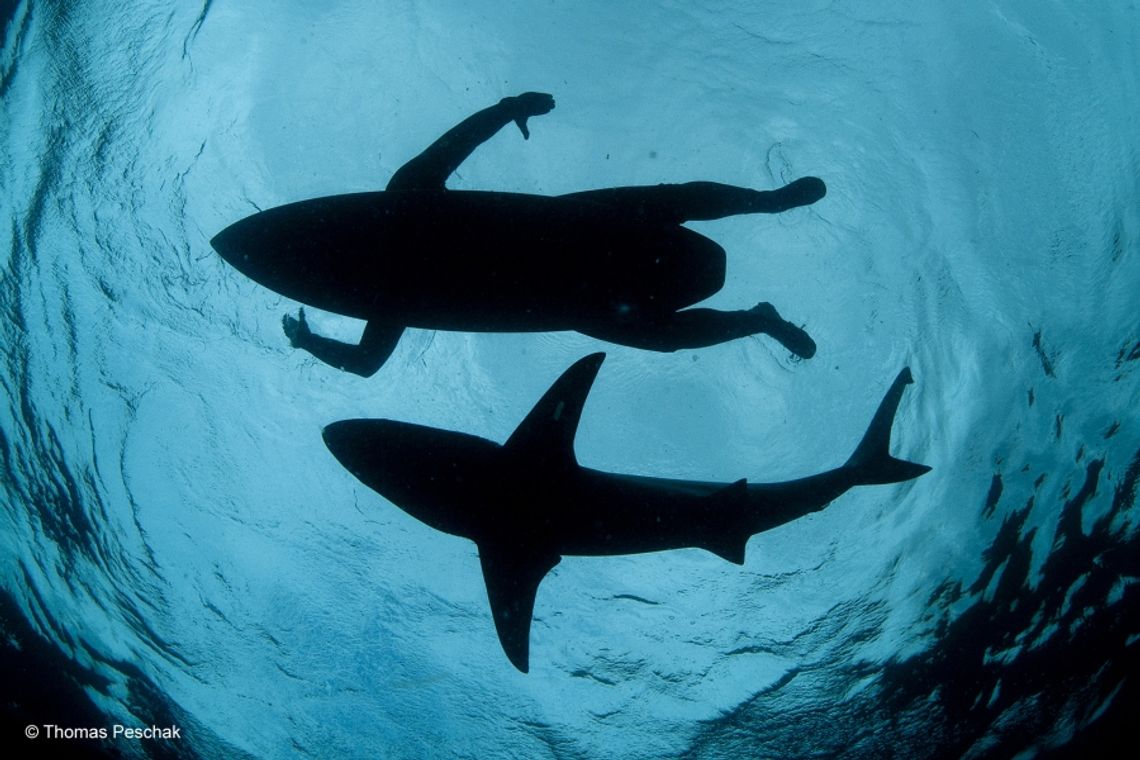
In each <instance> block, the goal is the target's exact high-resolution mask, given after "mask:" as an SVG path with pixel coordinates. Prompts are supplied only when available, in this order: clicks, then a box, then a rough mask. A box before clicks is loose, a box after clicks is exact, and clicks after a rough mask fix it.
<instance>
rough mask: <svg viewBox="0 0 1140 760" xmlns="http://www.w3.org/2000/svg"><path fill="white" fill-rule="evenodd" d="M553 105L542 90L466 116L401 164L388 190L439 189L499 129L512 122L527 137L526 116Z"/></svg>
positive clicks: (528, 134) (504, 99)
mask: <svg viewBox="0 0 1140 760" xmlns="http://www.w3.org/2000/svg"><path fill="white" fill-rule="evenodd" d="M553 108H554V96H552V95H547V94H546V93H542V92H524V93H523V94H522V95H515V96H513V97H509V98H503V99H502V100H500V101H499V102H498V103H496V104H495V105H493V106H491V107H490V108H484V109H483V110H482V111H479V112H478V113H475V114H472V115H471V116H468V117H467V118H466V119H464V120H463V121H461V122H459V123H458V124H456V125H455V126H454V127H452V128H451V129H449V130H448V131H447V132H446V133H444V135H443V136H442V137H440V138H439V139H438V140H436V141H435V142H433V143H432V144H431V145H430V146H428V148H427V150H425V151H424V152H423V153H421V154H419V155H418V156H416V157H415V158H413V159H412V160H411V161H409V162H408V163H406V164H404V165H403V166H401V167H400V168H399V169H398V170H397V171H396V173H395V174H394V175H393V176H392V179H391V181H389V182H388V189H389V190H442V189H443V187H444V183H445V182H446V181H447V178H448V177H450V176H451V173H452V172H454V171H455V170H456V169H457V168H459V165H460V164H461V163H463V162H464V161H465V160H466V159H467V157H468V156H470V155H471V153H472V152H473V151H474V150H475V149H476V148H478V147H479V146H480V145H482V144H483V143H485V142H486V141H487V140H489V139H491V138H492V137H493V136H494V135H495V133H496V132H498V131H499V130H500V129H502V128H503V127H505V126H506V125H507V124H510V123H511V122H512V121H513V122H514V123H515V124H517V125H518V127H519V131H521V132H522V135H523V138H524V139H529V138H530V130H529V129H527V125H526V122H527V119H529V118H530V117H531V116H539V115H541V114H544V113H549V112H550V110H551V109H553Z"/></svg>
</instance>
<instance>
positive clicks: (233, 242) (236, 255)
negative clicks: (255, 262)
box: [210, 219, 255, 274]
mask: <svg viewBox="0 0 1140 760" xmlns="http://www.w3.org/2000/svg"><path fill="white" fill-rule="evenodd" d="M245 222H246V220H245V219H243V220H241V221H240V222H235V223H234V224H231V225H230V226H229V227H226V228H225V229H224V230H222V231H221V232H219V233H218V234H217V235H214V237H212V238H210V246H211V247H212V248H213V249H214V250H215V251H217V253H218V255H219V256H221V257H222V258H223V259H225V260H226V261H227V262H228V263H229V264H231V265H232V266H233V267H235V268H236V269H237V270H238V271H240V272H242V273H245V274H248V270H249V269H250V263H251V262H250V257H251V252H252V251H254V250H255V247H254V246H251V245H250V240H249V235H248V229H247V228H248V226H249V225H247V224H245Z"/></svg>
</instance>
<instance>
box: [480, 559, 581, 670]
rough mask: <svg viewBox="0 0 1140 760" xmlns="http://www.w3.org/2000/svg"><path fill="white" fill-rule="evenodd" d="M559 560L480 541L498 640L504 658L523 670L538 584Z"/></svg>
mask: <svg viewBox="0 0 1140 760" xmlns="http://www.w3.org/2000/svg"><path fill="white" fill-rule="evenodd" d="M561 561H562V557H560V556H558V555H557V554H555V553H554V552H548V551H541V550H536V549H533V548H529V547H520V546H509V545H503V544H494V543H480V544H479V562H480V563H481V564H482V565H483V580H484V582H486V584H487V599H488V601H490V603H491V615H492V617H494V619H495V630H496V631H497V632H498V634H499V643H500V644H502V646H503V652H505V653H506V655H507V659H509V660H510V661H511V664H512V665H514V666H515V667H516V668H518V669H519V670H520V671H522V672H523V673H526V672H527V671H528V670H530V621H531V616H532V615H533V613H534V597H535V594H536V593H537V592H538V584H539V583H541V582H542V579H543V578H544V577H546V574H547V573H548V572H550V569H551V568H553V567H554V566H555V565H557V564H558V563H559V562H561Z"/></svg>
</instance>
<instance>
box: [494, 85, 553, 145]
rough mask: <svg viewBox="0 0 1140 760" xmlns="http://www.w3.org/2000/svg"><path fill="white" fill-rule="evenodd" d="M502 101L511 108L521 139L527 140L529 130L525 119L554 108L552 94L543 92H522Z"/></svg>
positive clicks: (548, 111)
mask: <svg viewBox="0 0 1140 760" xmlns="http://www.w3.org/2000/svg"><path fill="white" fill-rule="evenodd" d="M502 103H503V104H505V105H507V106H508V107H509V108H510V109H511V112H512V116H513V118H514V120H515V124H517V125H518V128H519V131H520V132H522V136H523V139H524V140H529V139H530V130H529V129H527V126H526V120H527V119H529V118H530V117H531V116H541V115H542V114H544V113H550V112H551V111H552V110H553V109H554V96H553V95H549V94H547V93H545V92H524V93H523V94H522V95H515V96H514V97H510V98H503V100H502Z"/></svg>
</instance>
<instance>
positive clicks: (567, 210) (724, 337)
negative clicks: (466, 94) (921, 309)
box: [210, 92, 826, 377]
mask: <svg viewBox="0 0 1140 760" xmlns="http://www.w3.org/2000/svg"><path fill="white" fill-rule="evenodd" d="M553 108H554V98H553V97H551V96H550V95H547V94H544V93H536V92H528V93H524V94H522V95H518V96H515V97H508V98H504V99H503V100H501V101H500V102H499V103H498V104H496V105H494V106H491V107H490V108H486V109H484V110H482V111H479V112H478V113H476V114H474V115H472V116H470V117H468V118H467V119H465V120H464V121H462V122H461V123H460V124H458V125H456V126H455V127H453V128H452V129H451V130H449V131H448V132H447V133H446V134H444V135H443V136H442V137H440V138H439V139H438V140H436V141H435V142H434V143H433V144H432V145H431V146H429V147H428V148H427V150H425V151H424V152H423V153H421V154H420V155H419V156H417V157H416V158H414V159H412V160H411V161H409V162H408V163H407V164H405V165H404V166H403V167H401V168H400V169H399V170H398V171H397V172H396V173H395V175H394V176H393V177H392V179H391V181H390V182H389V183H388V187H387V189H386V190H384V191H382V192H369V193H354V194H349V195H336V196H329V197H325V198H315V199H312V200H307V201H300V202H297V203H291V204H288V205H285V206H280V207H278V208H273V209H269V210H266V211H262V212H259V213H257V214H254V215H253V216H250V217H247V218H245V219H242V220H241V221H239V222H236V223H235V224H232V225H230V226H229V227H227V228H226V229H224V230H222V231H221V232H219V233H218V234H217V235H216V236H215V237H214V238H213V239H212V240H211V241H210V243H211V245H212V246H213V247H214V249H215V250H216V251H217V252H218V253H219V254H220V255H221V256H222V258H224V259H225V260H226V261H228V262H229V263H230V264H232V265H233V266H234V267H235V268H237V269H238V270H239V271H241V272H242V273H243V274H245V275H246V276H248V277H250V278H251V279H253V280H255V281H256V282H258V283H260V284H261V285H264V286H265V287H267V288H269V289H271V290H274V291H276V292H278V293H280V294H282V295H284V296H287V297H289V298H293V299H295V300H297V301H300V302H302V303H305V304H308V305H310V306H313V307H316V308H319V309H324V310H327V311H330V312H335V313H337V314H343V315H346V316H349V317H355V318H358V319H362V320H365V321H366V325H365V328H364V333H363V335H362V337H361V339H360V343H359V344H356V345H354V344H349V343H342V342H340V341H335V340H332V339H329V338H326V337H323V336H320V335H317V334H315V333H313V332H312V331H311V330H310V329H309V327H308V324H307V323H306V321H305V314H304V310H303V309H302V310H301V312H300V313H299V314H298V315H297V316H296V317H293V316H290V315H286V316H285V318H284V320H283V326H284V329H285V333H286V334H287V335H288V337H289V339H290V341H291V342H292V344H293V345H294V346H295V347H298V348H303V349H305V350H306V351H309V352H310V353H311V354H313V356H315V357H317V358H318V359H320V360H321V361H324V362H326V363H327V364H330V365H332V366H334V367H338V368H341V369H344V370H347V371H349V372H354V373H356V374H358V375H362V376H366V377H367V376H369V375H371V374H373V373H375V372H376V371H377V370H378V369H379V368H380V367H381V366H382V365H383V364H384V362H385V361H386V360H387V358H388V356H389V355H390V354H391V353H392V351H393V350H394V349H395V347H396V343H397V342H398V341H399V339H400V336H401V335H402V334H403V331H404V329H405V328H407V327H417V328H424V329H432V330H463V331H475V332H536V331H553V330H576V331H578V332H581V333H585V334H586V335H590V336H593V337H595V338H599V339H601V340H605V341H608V342H611V343H618V344H622V345H626V346H633V347H636V348H644V349H649V350H653V351H676V350H678V349H683V348H700V347H703V346H710V345H715V344H717V343H723V342H724V341H728V340H733V339H735V338H741V337H744V336H747V335H755V334H760V333H764V334H767V335H769V336H771V337H772V338H774V339H775V340H777V341H779V342H780V343H781V344H782V345H784V346H785V347H786V348H787V349H788V350H789V351H791V352H793V353H794V354H796V355H798V356H800V357H803V358H809V357H811V356H813V355H814V354H815V343H814V342H813V341H812V339H811V338H810V337H809V336H808V334H807V333H806V332H804V331H803V330H802V329H800V328H799V327H797V326H795V325H793V324H791V323H790V322H787V321H786V320H784V319H783V318H782V317H781V316H780V314H779V313H778V312H777V311H776V309H775V308H774V307H773V306H772V305H771V304H769V303H764V302H761V303H759V304H756V305H755V306H753V307H752V308H750V309H744V310H740V311H719V310H715V309H708V308H696V309H694V308H687V307H691V306H693V305H694V304H696V303H698V302H700V301H703V300H704V299H706V298H708V297H709V296H711V295H713V294H714V293H716V292H717V291H719V290H720V289H721V287H722V286H723V285H724V278H725V253H724V249H723V248H721V247H720V246H719V245H717V244H716V243H714V242H713V241H712V240H709V239H708V238H706V237H704V236H702V235H700V234H698V233H696V232H694V231H692V230H690V229H687V228H685V227H682V226H681V225H682V223H684V222H686V221H695V220H708V219H720V218H722V217H726V216H733V215H738V214H757V213H778V212H781V211H786V210H788V209H792V208H796V207H799V206H805V205H809V204H811V203H814V202H815V201H817V200H819V199H820V198H822V197H823V196H824V195H825V193H826V188H825V186H824V183H823V181H822V180H820V179H817V178H815V177H804V178H801V179H798V180H796V181H794V182H792V183H791V184H789V185H786V186H784V187H782V188H779V189H777V190H771V191H758V190H751V189H748V188H741V187H734V186H731V185H723V184H719V183H715V182H690V183H685V184H675V185H655V186H643V187H616V188H606V189H600V190H588V191H585V192H577V193H571V194H569V195H561V196H541V195H526V194H521V193H498V192H485V191H459V190H448V189H446V188H445V186H444V183H445V182H446V180H447V178H448V177H449V176H450V175H451V174H452V172H454V171H455V169H456V168H457V167H458V166H459V165H460V164H461V163H462V162H463V161H464V160H465V159H466V158H467V157H468V156H469V155H471V152H472V151H474V150H475V149H476V148H477V147H478V146H479V145H481V144H482V143H483V142H485V141H486V140H488V139H489V138H491V137H492V136H493V135H494V134H495V133H496V132H498V131H499V130H500V129H502V128H503V127H504V126H506V125H507V124H510V123H511V122H514V123H516V124H517V125H518V127H519V129H520V130H521V131H522V133H523V137H524V138H527V137H529V134H530V133H529V130H528V127H527V120H528V119H529V118H530V117H532V116H538V115H541V114H545V113H547V112H549V111H550V110H551V109H553Z"/></svg>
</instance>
